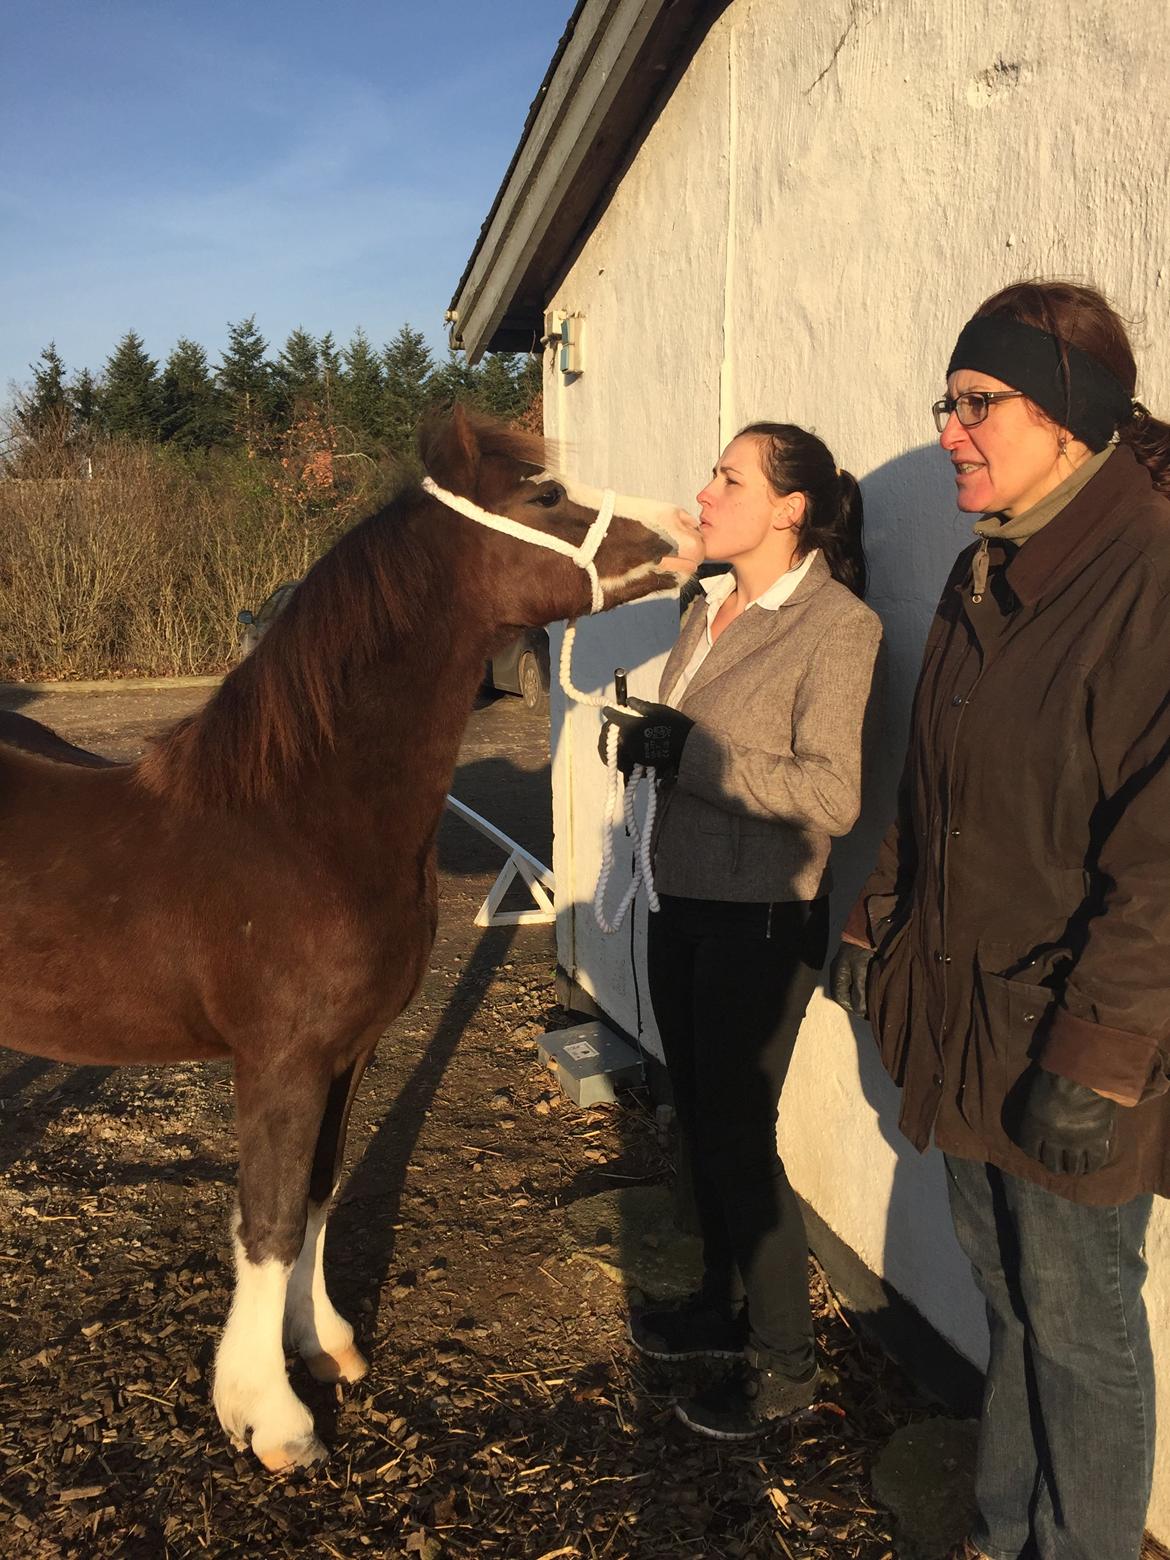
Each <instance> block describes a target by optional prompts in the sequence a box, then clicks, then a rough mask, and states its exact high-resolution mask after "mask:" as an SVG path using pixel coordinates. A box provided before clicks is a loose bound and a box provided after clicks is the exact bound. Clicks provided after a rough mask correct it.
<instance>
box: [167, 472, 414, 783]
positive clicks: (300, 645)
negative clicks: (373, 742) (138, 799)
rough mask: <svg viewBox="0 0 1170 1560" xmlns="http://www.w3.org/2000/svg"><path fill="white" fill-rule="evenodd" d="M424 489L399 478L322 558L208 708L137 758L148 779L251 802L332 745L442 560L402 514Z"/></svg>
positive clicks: (409, 624)
mask: <svg viewBox="0 0 1170 1560" xmlns="http://www.w3.org/2000/svg"><path fill="white" fill-rule="evenodd" d="M419 498H420V494H419V490H418V488H417V487H415V486H413V485H412V486H410V487H408V488H405V489H403V490H402V491H401V492H400V493H398V494H397V495H396V496H395V497H394V498H392V499H391V500H390V502H389V503H388V504H387V505H386V506H385V507H384V508H382V509H380V510H379V511H377V512H376V513H375V514H373V515H370V516H369V517H368V518H367V519H366V520H363V521H362V522H361V523H360V524H359V525H357V526H355V527H354V528H353V530H351V531H348V532H347V533H346V534H345V535H344V536H342V537H341V539H340V540H339V541H338V542H337V543H336V544H335V545H334V546H333V547H332V548H331V549H330V550H329V551H328V552H327V553H325V554H324V556H323V557H321V558H320V559H318V561H317V562H316V563H315V564H314V565H313V567H312V568H311V569H310V570H309V572H308V573H307V574H306V575H305V577H304V579H303V580H302V581H301V583H300V584H299V585H298V586H297V588H296V590H295V591H294V592H293V593H292V596H291V597H290V599H289V602H288V605H287V606H286V607H285V608H284V610H283V611H282V612H281V613H280V615H279V616H278V617H277V618H276V619H275V620H274V621H273V623H272V626H271V627H270V628H269V629H268V631H267V633H266V634H265V635H264V638H263V639H262V640H261V641H260V643H259V644H258V645H257V646H256V648H255V649H254V650H253V651H252V653H251V654H250V655H249V656H248V657H247V659H246V660H244V661H241V662H240V664H239V665H238V666H237V667H235V668H234V670H233V671H232V672H230V673H229V675H228V676H227V677H226V678H225V679H224V681H223V683H222V685H221V686H220V688H219V689H218V690H217V691H216V693H215V694H214V695H213V696H212V698H211V699H210V700H209V701H208V703H207V704H206V705H205V706H204V707H203V709H202V710H200V711H199V712H198V714H196V715H192V716H188V717H187V718H186V719H184V720H181V721H179V722H178V724H177V725H175V726H173V727H171V729H170V730H169V731H167V732H165V733H164V734H163V735H162V736H161V737H159V738H158V739H157V741H156V742H155V743H154V744H153V745H152V747H151V748H150V750H149V751H148V752H147V753H146V754H145V756H144V757H143V758H142V759H141V760H140V762H139V764H138V766H137V772H138V777H139V779H140V781H141V782H142V783H143V784H144V785H146V786H147V787H148V788H149V789H150V790H152V791H154V792H156V793H158V794H164V795H166V796H167V797H168V798H169V799H171V800H174V801H176V802H177V803H179V804H180V805H181V806H184V807H186V808H189V809H192V810H223V809H232V808H239V807H248V806H252V805H256V804H259V803H263V802H266V801H270V800H273V799H275V798H276V797H277V796H278V795H279V794H281V793H282V792H284V791H285V790H286V789H287V788H288V787H289V785H290V784H291V783H292V782H293V781H294V780H295V778H296V776H297V775H298V773H299V772H300V771H301V770H302V769H303V768H304V766H305V765H306V764H308V763H310V762H312V760H313V759H314V758H315V757H317V756H318V755H319V754H320V753H321V752H322V751H324V750H325V749H327V748H328V747H329V746H331V744H332V743H333V740H334V736H335V723H336V719H337V713H338V707H339V705H340V704H341V703H342V702H343V700H344V698H345V695H346V692H347V690H348V689H349V688H350V686H351V685H352V682H353V679H354V677H355V676H356V675H357V674H358V673H360V672H361V671H362V669H363V668H364V667H366V666H368V665H369V664H370V662H371V661H372V660H373V659H374V657H375V656H376V655H377V654H378V652H379V651H380V650H381V649H382V648H384V646H385V645H386V642H387V639H388V638H390V639H399V638H405V637H406V636H408V635H410V634H412V633H414V632H415V631H416V629H417V628H418V626H419V624H420V621H421V618H422V611H423V604H424V601H425V598H426V596H427V594H428V588H429V586H430V583H431V580H432V579H433V577H434V575H435V573H436V563H435V559H434V557H433V554H432V553H431V552H430V551H429V550H428V549H427V548H426V547H425V546H424V545H422V544H421V543H420V541H419V539H418V537H417V536H416V535H414V534H412V528H410V527H408V526H407V525H406V524H405V521H406V515H407V512H408V511H409V510H410V509H412V508H413V507H414V506H415V505H416V504H417V503H418V501H419Z"/></svg>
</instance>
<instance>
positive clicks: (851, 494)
mask: <svg viewBox="0 0 1170 1560" xmlns="http://www.w3.org/2000/svg"><path fill="white" fill-rule="evenodd" d="M739 434H740V435H742V434H752V435H753V436H754V437H755V438H758V439H760V440H761V441H762V443H763V447H764V448H763V461H762V465H763V468H764V471H765V473H766V475H767V478H768V481H769V483H770V484H771V487H772V489H773V491H774V492H776V493H780V494H783V493H803V494H804V497H805V512H804V524H803V525H802V526H801V528H800V552H801V554H807V553H810V552H812V550H813V549H814V548H819V549H820V551H821V552H822V553H823V554H824V558H825V562H826V563H827V564H828V566H829V572H830V574H832V576H833V578H834V579H835V580H839V581H840V582H841V584H842V585H847V586H848V587H849V589H850V590H851V591H852V592H853V594H854V595H855V596H860V597H862V598H863V599H864V597H865V590H866V586H867V584H868V583H869V568H868V566H867V564H866V561H865V549H864V547H863V546H862V540H861V533H862V523H863V519H864V512H863V505H862V502H861V489H860V488H859V487H858V485H857V479H856V478H855V477H853V476H851V475H850V473H849V472H848V471H839V470H838V469H837V464H836V462H835V461H834V459H833V457H832V455H831V454H830V453H829V450H828V447H827V446H826V444H825V443H824V441H823V440H821V439H818V438H817V436H816V434H815V433H809V432H808V431H807V430H806V429H804V428H798V427H796V425H795V424H794V423H769V422H758V423H749V424H748V426H747V427H746V428H741V429H740V431H739ZM737 437H739V435H737Z"/></svg>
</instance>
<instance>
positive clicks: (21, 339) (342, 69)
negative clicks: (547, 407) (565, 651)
mask: <svg viewBox="0 0 1170 1560" xmlns="http://www.w3.org/2000/svg"><path fill="white" fill-rule="evenodd" d="M572 11H573V0H424V3H421V4H420V3H416V0H333V3H332V4H328V5H326V4H323V3H315V4H311V3H306V0H279V3H278V0H200V3H199V4H198V5H195V4H191V3H190V0H186V3H180V0H149V3H145V0H137V3H136V0H34V3H32V4H29V3H25V4H23V5H19V6H14V7H13V8H12V9H11V11H10V13H9V16H8V19H7V20H6V22H5V26H4V30H3V31H4V39H3V50H2V51H0V145H2V146H3V147H4V148H5V156H4V158H3V161H2V165H0V403H2V402H5V401H7V400H8V399H9V389H10V385H11V383H12V382H15V383H17V384H25V383H27V382H28V381H29V379H30V377H31V376H30V371H29V364H30V363H32V362H34V361H35V359H36V358H37V357H38V356H39V354H40V351H41V349H42V347H44V346H45V345H46V344H47V343H48V342H49V341H50V340H53V341H55V342H56V344H57V349H58V351H59V352H60V353H61V356H62V357H63V358H64V360H65V363H66V365H67V366H68V368H69V369H70V370H71V371H76V370H77V369H80V368H82V367H89V368H91V369H92V370H94V372H98V371H99V370H100V369H101V367H102V364H103V363H104V361H105V359H106V357H107V356H108V355H109V354H110V352H111V351H112V350H113V348H114V345H115V343H116V342H117V340H118V339H119V338H120V337H121V336H122V335H123V334H124V333H125V332H126V331H127V330H136V331H138V333H139V334H140V335H141V336H142V337H143V338H144V340H145V342H146V346H147V350H148V351H149V352H150V354H151V356H152V357H156V358H158V359H159V361H160V362H162V361H163V360H164V359H165V358H166V355H167V353H168V352H169V351H170V349H171V347H172V346H173V345H174V343H175V341H176V340H177V339H178V338H179V337H180V336H189V337H192V338H193V339H194V340H196V341H199V342H201V343H202V344H203V345H204V346H205V347H206V348H207V350H208V352H209V354H210V355H211V357H212V360H213V362H214V361H215V360H217V358H218V355H219V352H220V351H221V349H222V347H223V345H224V343H225V341H226V326H227V322H228V321H229V320H230V321H237V320H240V319H243V318H244V317H245V316H247V315H249V314H255V316H256V323H257V326H258V327H259V329H260V330H261V331H262V333H263V334H264V335H265V337H266V338H267V339H268V341H269V343H270V344H271V347H272V350H273V352H274V353H275V351H276V350H277V349H278V348H279V346H280V345H281V344H282V343H283V342H284V340H285V338H286V336H287V335H288V333H289V331H290V330H292V329H293V328H294V327H296V326H298V325H303V326H304V327H305V328H306V329H307V330H309V331H311V332H313V334H315V335H320V334H321V333H322V332H324V331H326V330H332V331H333V333H334V335H335V336H336V337H337V338H338V341H339V343H341V344H344V343H345V342H346V341H348V340H349V338H350V336H351V334H352V332H353V330H354V328H355V327H357V326H359V325H361V326H363V327H364V328H365V330H366V332H367V334H368V335H369V336H370V338H371V339H372V340H373V341H374V343H375V344H376V345H381V344H382V342H384V341H386V340H387V339H389V337H391V336H392V335H393V334H394V333H395V332H396V331H397V329H398V327H399V326H400V325H402V324H404V323H409V324H412V325H414V326H415V327H416V328H417V329H420V330H423V331H424V332H425V333H426V335H427V337H428V339H429V340H430V341H431V343H432V346H434V347H437V348H442V347H443V346H444V345H445V334H444V328H443V323H442V318H443V311H444V309H445V308H446V306H447V304H448V302H449V301H450V297H451V294H452V293H453V291H454V289H455V284H456V282H457V281H458V279H459V275H460V273H461V271H462V269H463V265H464V263H465V261H466V259H467V257H468V255H469V254H470V252H471V248H472V245H473V244H474V242H475V238H476V235H477V234H478V232H479V227H480V224H481V222H482V221H483V219H484V217H485V216H486V215H487V212H488V209H489V207H490V205H491V202H492V199H493V197H494V195H495V192H496V190H497V188H498V186H499V183H500V180H501V178H502V176H503V174H504V170H505V169H506V168H507V165H508V162H509V161H510V159H511V156H512V152H513V150H514V149H515V146H516V144H517V142H518V140H519V137H520V131H521V128H522V126H523V123H524V117H525V115H526V113H527V111H528V106H529V104H530V103H531V101H532V99H533V97H534V96H535V94H536V89H537V87H538V86H539V85H540V82H541V79H542V77H543V75H544V72H545V70H546V69H547V66H548V63H549V61H550V60H551V58H552V55H553V52H554V50H555V48H556V45H557V41H558V39H559V38H560V36H561V33H562V32H563V30H564V27H565V23H566V22H567V20H568V18H569V16H570V15H571V14H572Z"/></svg>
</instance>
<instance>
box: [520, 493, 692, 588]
mask: <svg viewBox="0 0 1170 1560" xmlns="http://www.w3.org/2000/svg"><path fill="white" fill-rule="evenodd" d="M538 480H544V478H543V477H542V478H540V479H538ZM556 480H558V481H559V482H560V483H561V485H562V486H563V487H564V489H565V492H566V493H567V494H568V495H569V498H570V499H571V500H572V501H573V503H575V504H580V505H581V507H582V508H583V509H592V510H594V511H597V510H599V509H600V508H601V505H602V501H603V499H604V497H605V495H604V493H603V491H602V489H601V488H595V487H589V486H587V485H586V484H585V483H583V482H578V481H576V480H575V479H566V478H564V477H558V478H557V479H556ZM613 513H614V519H615V520H616V519H618V518H621V519H623V520H634V521H636V522H637V523H638V524H639V525H642V526H645V527H646V529H647V530H648V531H653V532H654V534H655V535H656V536H660V537H662V539H663V541H665V542H667V543H668V544H669V545H670V548H671V552H670V553H669V554H667V555H666V556H665V557H663V558H659V559H658V560H656V561H648V562H646V563H642V564H638V565H637V566H636V567H635V568H633V569H629V570H627V571H626V573H625V574H623V575H621V576H607V575H602V576H601V584H602V588H603V589H604V590H606V591H607V592H613V591H615V590H618V589H621V588H622V587H624V586H628V585H630V584H632V583H634V582H635V581H637V580H641V579H646V578H648V577H649V576H650V575H654V574H677V575H678V576H679V578H680V580H685V579H689V578H690V576H691V575H692V574H693V573H694V572H695V570H696V569H697V568H698V566H699V564H700V563H702V561H703V535H702V532H701V531H700V530H699V525H698V521H697V520H696V519H695V518H694V516H693V515H691V514H688V512H687V511H686V510H685V509H679V508H678V507H677V506H676V505H674V504H664V503H662V501H661V500H660V499H653V498H634V497H631V496H630V495H629V494H626V493H619V494H618V495H617V497H616V498H615V499H614V506H613Z"/></svg>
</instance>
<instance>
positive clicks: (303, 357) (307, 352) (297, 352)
mask: <svg viewBox="0 0 1170 1560" xmlns="http://www.w3.org/2000/svg"><path fill="white" fill-rule="evenodd" d="M276 378H277V382H278V383H279V385H280V392H281V400H282V402H283V406H282V411H283V415H284V417H285V419H286V421H292V420H295V418H296V417H297V416H298V415H299V413H300V412H301V411H303V410H307V409H308V408H310V407H314V406H317V405H319V404H320V401H321V393H322V388H323V387H322V384H321V355H320V350H319V348H318V346H317V343H316V342H315V341H314V340H313V338H312V336H310V334H309V332H308V331H307V330H303V329H302V328H301V327H300V326H298V327H297V329H296V330H294V331H293V332H292V333H291V334H290V335H289V338H288V340H287V341H286V342H285V344H284V346H283V347H282V348H281V351H280V356H279V357H278V358H277V360H276Z"/></svg>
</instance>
